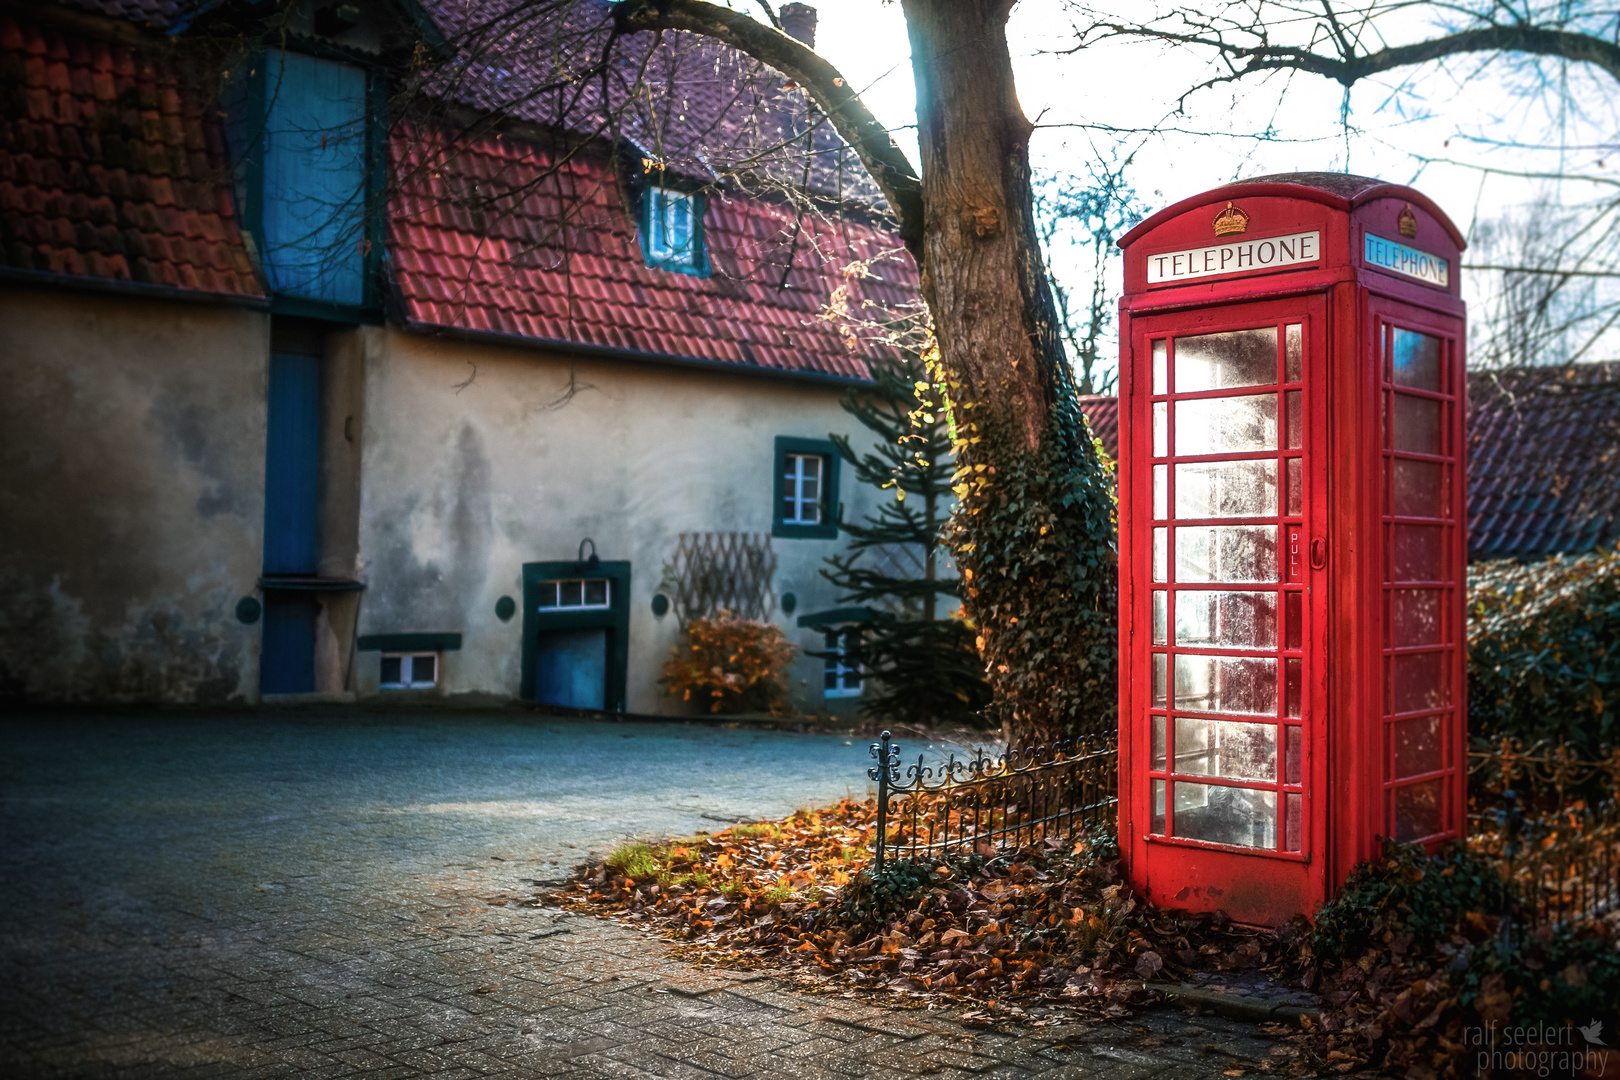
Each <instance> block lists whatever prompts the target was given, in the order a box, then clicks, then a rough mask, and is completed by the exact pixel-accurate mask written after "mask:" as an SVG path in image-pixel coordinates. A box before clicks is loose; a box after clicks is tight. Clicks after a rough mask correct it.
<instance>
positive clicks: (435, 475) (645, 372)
mask: <svg viewBox="0 0 1620 1080" xmlns="http://www.w3.org/2000/svg"><path fill="white" fill-rule="evenodd" d="M364 333H365V334H366V335H367V348H366V353H367V359H366V387H365V402H366V417H367V419H366V424H365V428H364V448H363V455H364V465H363V469H362V472H363V477H364V480H363V485H362V486H363V493H362V506H361V514H360V529H361V536H360V558H361V563H362V566H363V573H364V576H365V578H366V580H367V582H368V587H367V589H366V592H365V595H364V597H363V599H362V601H361V611H360V633H362V634H392V633H435V632H459V633H461V634H462V635H463V646H462V648H461V650H460V651H459V652H447V653H445V654H444V657H443V660H444V669H443V688H444V690H445V691H446V692H448V693H451V694H455V693H469V692H475V693H491V694H498V695H502V696H516V695H517V694H518V691H519V685H520V681H521V677H522V671H521V662H522V652H523V650H522V644H523V643H522V632H523V631H522V626H523V620H522V617H521V613H520V615H519V617H517V618H514V619H512V620H511V621H510V622H501V621H500V620H499V619H498V618H497V617H496V615H495V605H496V601H497V600H498V599H499V598H500V597H502V596H510V597H512V598H513V599H514V600H516V601H517V602H518V603H519V604H520V605H521V603H522V600H523V591H522V584H521V572H522V570H521V568H522V565H523V564H524V563H526V562H540V561H551V560H572V559H574V558H575V556H576V554H577V552H578V549H579V544H580V540H581V539H582V538H584V537H587V536H588V537H591V538H592V539H593V540H594V541H595V542H596V548H597V551H598V553H599V554H600V556H601V557H602V558H603V559H606V560H621V559H622V560H629V561H630V563H631V574H632V577H631V586H632V590H631V591H632V595H631V600H630V654H629V679H628V685H627V688H626V690H627V700H626V707H627V708H628V709H630V710H631V711H633V712H643V713H659V712H663V713H675V712H681V711H683V709H682V706H681V704H680V703H679V702H678V701H676V700H674V699H672V698H669V697H667V696H665V695H664V693H663V690H662V688H661V687H659V686H658V685H657V681H656V680H657V677H658V675H659V673H660V670H661V668H662V665H663V662H664V660H665V659H666V658H667V657H668V655H669V650H670V648H671V646H672V645H673V644H674V643H675V639H676V620H675V616H674V615H673V614H669V615H665V616H663V617H662V618H659V617H655V616H654V615H653V613H652V609H651V600H652V597H653V594H654V593H655V592H656V591H657V587H658V584H659V580H660V577H661V575H662V571H663V567H664V565H665V564H666V563H667V562H669V561H670V559H671V558H672V557H673V555H674V553H675V547H676V543H677V541H678V539H679V535H680V533H682V532H683V531H685V532H722V531H724V532H729V531H734V530H735V531H742V532H764V533H769V532H770V530H771V519H772V509H773V487H772V483H773V472H774V469H773V455H774V450H775V440H776V437H777V436H778V435H790V436H799V437H804V438H815V439H825V438H826V437H827V433H828V432H830V431H837V432H842V433H847V434H856V435H857V440H856V441H857V445H859V444H860V443H861V442H862V439H861V438H860V436H864V435H865V434H866V432H865V431H864V429H860V427H859V425H858V424H856V423H855V421H854V420H853V419H852V418H851V417H849V415H848V414H846V413H845V412H844V411H843V410H842V409H840V408H839V406H838V398H839V394H840V391H839V389H838V388H836V387H821V386H814V385H806V384H803V383H793V382H788V381H785V380H772V379H764V378H757V377H739V376H729V375H723V374H711V373H708V372H701V371H691V370H681V369H674V368H667V367H658V366H654V365H651V364H633V363H622V362H613V361H605V362H589V361H576V362H572V363H571V362H570V361H569V360H567V359H564V358H560V357H556V356H552V355H548V354H545V353H542V352H537V351H534V350H526V349H519V348H502V347H498V346H484V345H471V344H466V343H462V342H455V341H444V340H439V339H434V338H428V337H423V336H419V335H414V334H408V333H405V332H402V331H399V330H396V329H393V328H391V327H390V328H376V329H367V330H365V331H364ZM570 387H571V388H572V394H571V395H570V394H569V390H570ZM871 494H872V493H871V492H870V491H868V490H866V489H863V488H862V487H860V486H859V485H857V484H855V482H854V479H853V476H852V475H851V473H850V470H849V468H848V467H847V466H843V479H842V485H841V491H840V498H841V501H842V502H843V504H844V506H845V513H846V515H849V516H858V515H860V514H862V513H865V512H866V511H867V509H868V508H869V506H870V499H871ZM842 545H843V541H842V540H805V539H783V538H777V539H775V540H774V541H773V546H774V550H775V552H776V554H777V558H778V562H779V569H778V571H777V574H776V577H775V583H774V591H775V593H776V594H777V596H778V597H780V596H781V594H782V593H784V592H793V593H794V594H796V596H797V598H798V608H797V610H796V612H795V613H794V617H788V616H785V615H783V614H782V612H781V611H780V610H778V611H777V612H776V613H775V618H776V619H777V621H779V622H781V623H782V624H783V625H784V626H785V627H786V628H787V629H788V635H789V637H790V639H791V640H793V641H794V642H795V643H797V644H800V645H801V646H804V647H809V648H819V647H820V645H821V640H820V637H819V635H817V634H815V633H814V632H811V631H808V630H804V631H801V630H799V629H798V628H797V626H796V625H795V622H794V619H795V618H796V617H797V616H798V615H803V614H805V613H807V612H813V611H817V610H820V609H824V608H829V607H833V606H835V604H836V594H835V592H834V590H833V589H832V587H831V586H830V585H829V584H828V583H827V582H826V581H824V580H823V579H822V578H821V576H820V574H819V572H818V571H819V570H820V569H821V567H822V565H823V563H822V560H823V559H824V558H825V557H826V556H827V555H830V554H833V553H834V552H836V551H839V550H841V547H842ZM356 674H357V678H356V686H357V689H358V690H359V691H360V692H361V693H376V692H377V689H376V688H377V681H378V654H377V653H375V652H371V653H362V654H361V655H360V658H359V662H358V664H357V672H356ZM798 680H803V681H804V686H803V687H802V693H803V697H802V699H801V701H800V704H801V705H802V706H804V707H806V708H811V709H821V708H823V707H824V706H823V702H822V698H821V691H820V687H821V661H820V660H815V659H810V658H804V659H802V660H801V663H800V665H799V670H798V672H797V674H796V682H797V681H798ZM853 704H855V703H854V702H851V701H848V700H845V701H841V702H835V703H829V707H836V708H841V709H842V708H849V707H851V706H852V705H853Z"/></svg>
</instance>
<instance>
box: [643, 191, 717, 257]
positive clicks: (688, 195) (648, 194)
mask: <svg viewBox="0 0 1620 1080" xmlns="http://www.w3.org/2000/svg"><path fill="white" fill-rule="evenodd" d="M665 193H668V194H670V195H678V196H680V197H681V198H683V199H690V200H691V203H692V244H691V251H690V253H689V254H688V256H687V257H685V258H681V257H678V256H675V257H671V256H665V255H658V254H654V252H653V237H654V235H655V232H654V229H653V224H654V221H653V215H654V214H655V212H656V210H657V207H658V205H660V204H662V203H663V201H664V199H663V196H664V195H665ZM708 212H709V197H708V196H707V195H706V194H704V193H703V192H701V191H684V190H682V189H680V188H677V187H670V186H667V185H661V184H649V185H647V186H646V187H645V188H643V189H642V192H641V220H640V221H639V222H638V225H639V227H640V229H641V252H642V258H643V259H644V260H645V262H646V264H647V265H648V266H650V267H651V268H653V269H654V270H668V271H670V272H672V273H676V274H688V275H690V276H692V277H701V278H706V277H709V276H710V272H711V271H710V268H709V245H708V243H707V241H706V239H705V237H704V229H703V226H704V220H705V218H707V216H708Z"/></svg>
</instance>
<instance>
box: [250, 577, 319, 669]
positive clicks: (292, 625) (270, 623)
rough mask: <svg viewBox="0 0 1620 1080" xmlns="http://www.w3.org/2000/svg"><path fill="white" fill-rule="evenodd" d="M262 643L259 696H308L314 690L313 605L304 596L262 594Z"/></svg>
mask: <svg viewBox="0 0 1620 1080" xmlns="http://www.w3.org/2000/svg"><path fill="white" fill-rule="evenodd" d="M261 642H262V644H261V647H260V652H259V691H260V692H261V693H265V694H307V693H310V692H311V691H313V690H314V689H315V602H314V601H313V600H311V599H310V598H309V596H308V595H307V594H304V593H287V592H268V593H266V594H265V597H264V636H263V637H262V639H261Z"/></svg>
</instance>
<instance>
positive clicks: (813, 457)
mask: <svg viewBox="0 0 1620 1080" xmlns="http://www.w3.org/2000/svg"><path fill="white" fill-rule="evenodd" d="M783 457H784V458H785V459H786V464H787V472H786V473H785V474H783V475H784V479H786V481H787V484H786V485H785V486H784V487H783V488H782V501H783V502H784V503H785V504H788V505H791V506H792V507H793V515H792V516H791V517H790V516H788V515H787V514H786V513H784V514H783V515H782V524H784V525H820V524H821V502H822V498H823V496H824V495H825V494H826V492H827V467H828V462H827V455H825V454H801V453H793V452H789V453H787V454H785V455H783ZM806 461H814V462H815V463H816V477H815V480H816V494H815V497H814V498H806V497H805V495H804V481H805V473H804V463H805V462H806ZM807 514H808V516H806V515H807Z"/></svg>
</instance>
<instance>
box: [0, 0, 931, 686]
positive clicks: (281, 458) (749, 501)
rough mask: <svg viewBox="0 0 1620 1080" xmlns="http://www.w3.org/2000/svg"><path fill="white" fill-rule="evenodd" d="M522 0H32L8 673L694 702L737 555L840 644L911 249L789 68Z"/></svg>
mask: <svg viewBox="0 0 1620 1080" xmlns="http://www.w3.org/2000/svg"><path fill="white" fill-rule="evenodd" d="M512 10H514V9H509V8H508V7H507V6H503V5H495V4H493V3H490V2H489V0H472V2H461V3H454V4H452V3H449V2H446V0H423V2H421V3H417V2H415V0H361V2H354V3H348V2H337V3H332V2H327V0H287V2H286V3H283V4H279V5H260V4H251V3H247V2H245V0H244V2H240V3H237V2H232V0H226V2H224V3H203V2H195V3H194V2H190V0H63V2H61V3H56V4H41V5H33V6H29V7H15V6H12V7H6V8H3V9H0V363H3V365H4V368H5V372H6V375H7V384H8V391H7V393H6V394H5V395H4V396H3V397H0V447H3V448H4V455H5V462H6V464H7V469H6V472H7V478H6V481H5V483H4V485H3V486H0V500H3V502H0V596H3V599H0V697H8V698H14V699H22V700H32V701H161V702H199V703H224V702H256V701H261V700H313V699H321V698H325V699H347V698H350V697H372V696H377V697H382V696H393V697H394V699H395V700H399V701H408V700H414V699H419V698H423V697H426V696H435V695H449V696H452V697H454V696H457V695H467V696H469V698H468V699H469V700H470V699H472V698H475V697H476V698H482V699H489V700H507V699H530V700H536V701H542V702H547V703H550V704H554V705H561V706H574V707H579V708H587V709H606V710H628V711H633V712H640V713H660V712H672V713H673V712H680V711H682V710H683V708H684V706H683V705H682V704H681V703H680V702H678V701H675V700H674V699H671V698H669V697H667V696H666V695H665V694H664V692H663V689H662V687H661V686H660V685H659V682H658V679H659V675H660V673H661V668H662V664H663V662H664V661H665V659H667V657H668V655H669V652H670V649H671V647H672V646H673V645H674V643H675V641H676V639H677V634H678V616H679V614H680V611H681V609H682V603H683V601H682V597H683V596H684V595H686V592H689V591H690V590H686V591H684V592H683V590H685V584H684V578H683V577H682V575H691V574H694V573H699V572H702V573H711V572H712V574H717V575H718V577H716V578H715V580H722V579H723V580H724V582H725V583H726V589H729V590H730V591H729V592H726V591H725V590H722V592H723V593H724V595H725V597H728V598H729V599H727V602H728V603H732V604H733V605H734V606H739V607H744V608H751V609H752V610H754V611H755V612H756V613H757V614H759V615H761V616H763V617H765V618H767V619H770V620H774V621H777V622H780V623H781V624H782V625H784V627H786V628H788V630H789V634H790V637H791V638H793V639H794V640H795V641H796V642H797V643H799V644H801V645H803V646H805V647H807V648H820V647H821V646H822V645H823V644H824V639H823V637H822V636H821V631H819V630H817V631H801V630H800V629H799V628H798V626H797V622H796V620H795V619H794V618H793V615H794V613H795V611H796V610H797V611H798V612H800V613H803V612H806V611H814V610H817V609H824V608H833V607H835V605H836V596H835V594H834V593H833V591H832V589H831V587H830V586H829V585H828V584H827V583H826V582H825V581H824V580H823V579H822V578H821V576H820V574H819V570H820V567H821V565H822V560H823V558H824V557H825V556H827V555H829V554H832V553H834V552H835V551H837V550H839V549H840V547H841V542H840V540H839V539H838V535H837V527H836V524H835V523H834V522H835V518H836V516H837V515H838V514H839V513H840V512H842V513H844V514H847V515H850V516H852V517H858V516H859V515H861V514H862V513H864V512H865V510H866V509H867V507H866V506H865V505H864V503H863V500H864V499H866V498H868V495H867V493H865V492H863V491H860V490H856V489H854V488H853V485H851V484H843V485H841V484H840V482H839V481H840V469H839V461H838V458H837V456H836V455H835V454H834V453H833V451H832V447H831V444H830V443H829V441H828V435H829V433H830V432H839V433H843V434H852V435H858V434H859V432H857V431H854V430H852V421H851V420H850V418H849V417H848V415H847V414H845V413H844V412H843V411H842V409H841V408H840V407H839V398H840V396H841V395H843V394H844V393H845V392H846V391H848V390H850V389H851V388H858V387H860V386H862V385H865V384H866V383H868V382H869V380H870V375H869V368H868V364H869V363H870V362H872V361H873V360H874V359H876V358H878V357H882V356H888V355H893V350H894V348H895V345H894V344H893V340H892V337H891V338H890V339H883V338H882V337H881V336H880V335H876V334H874V332H873V331H872V327H873V326H879V325H883V324H888V323H892V322H894V321H895V320H898V319H903V318H904V316H905V315H906V313H907V312H908V311H914V310H915V309H916V308H917V306H918V297H917V278H916V270H915V267H914V265H913V264H912V263H911V262H910V260H909V258H908V257H907V256H906V255H905V254H904V252H903V250H902V249H901V245H900V244H899V242H898V240H897V239H896V237H895V234H894V232H893V230H892V228H891V226H890V222H889V219H888V218H887V217H886V214H885V208H884V207H883V205H882V203H881V199H880V198H878V197H877V196H876V195H875V193H874V192H873V191H872V189H871V186H870V184H869V183H868V182H867V181H866V180H865V179H864V177H863V175H862V173H861V170H860V168H859V167H858V164H857V163H856V162H855V159H854V157H853V155H852V154H851V153H850V152H849V151H848V150H847V148H845V147H843V145H842V144H841V143H840V142H839V141H838V140H837V139H836V137H835V136H833V135H832V134H831V132H830V131H829V130H828V128H827V125H825V124H824V123H818V119H817V118H816V117H815V116H814V115H813V114H812V113H811V112H810V111H809V110H808V109H807V106H806V103H805V98H804V96H803V95H802V93H801V92H799V91H798V90H797V88H794V87H792V86H790V85H787V84H785V82H784V80H783V78H782V77H781V76H780V75H778V74H777V73H775V72H772V71H770V70H769V69H767V68H762V67H760V66H759V65H757V64H755V63H754V62H753V61H751V60H749V59H748V58H746V57H742V56H741V55H739V54H736V53H734V52H731V51H730V50H727V49H725V48H722V47H720V46H717V45H715V44H714V43H712V42H707V41H703V40H700V39H697V38H694V37H691V36H689V35H675V34H670V35H663V36H657V35H636V36H633V37H632V38H629V39H626V40H625V41H624V42H621V43H619V46H620V47H619V48H618V51H617V52H616V53H614V54H613V56H612V59H611V61H610V62H608V63H607V64H606V65H605V66H604V65H603V64H602V63H600V62H599V61H600V58H601V56H602V50H601V48H600V47H599V46H600V45H601V43H602V41H603V40H604V35H605V34H606V20H607V18H608V8H607V6H606V5H605V3H603V2H601V0H575V2H571V3H568V4H565V5H559V6H558V8H557V9H556V11H555V12H553V13H552V15H551V16H550V17H548V19H544V20H538V21H535V20H533V19H532V18H531V21H530V22H528V23H524V24H518V23H515V22H513V21H512V20H513V18H514V16H513V15H512V14H511V11H512ZM529 10H531V12H532V10H534V9H533V8H532V6H531V8H530V9H529ZM781 14H782V18H783V22H784V27H785V28H786V29H787V30H790V31H792V32H794V33H795V34H796V35H797V36H801V37H809V36H810V35H812V34H813V28H814V10H813V9H811V8H809V7H808V6H806V5H802V4H789V5H786V6H784V7H783V9H782V12H781ZM424 56H425V57H428V58H429V62H420V61H421V58H422V57H424ZM593 65H594V66H593ZM587 76H589V77H588V78H587ZM704 560H708V561H707V562H705V561H704ZM694 568H695V569H694ZM803 634H809V635H810V636H808V637H803V638H802V640H801V635H803ZM828 665H831V666H830V667H829V666H828ZM827 670H836V672H837V674H838V679H837V680H836V681H837V688H836V692H833V693H825V694H824V692H823V691H824V689H825V683H824V676H825V674H826V671H827ZM848 684H849V673H848V671H846V670H844V669H842V668H838V667H837V665H836V662H835V661H823V660H822V659H812V658H807V659H804V660H803V661H802V662H801V664H800V668H799V670H798V671H797V672H796V686H797V687H798V691H797V703H798V704H799V705H800V706H802V707H804V708H806V709H810V710H813V711H814V710H821V709H827V708H834V707H841V705H842V704H843V703H842V702H841V700H840V699H841V698H842V697H843V696H844V695H845V694H847V692H848Z"/></svg>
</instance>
